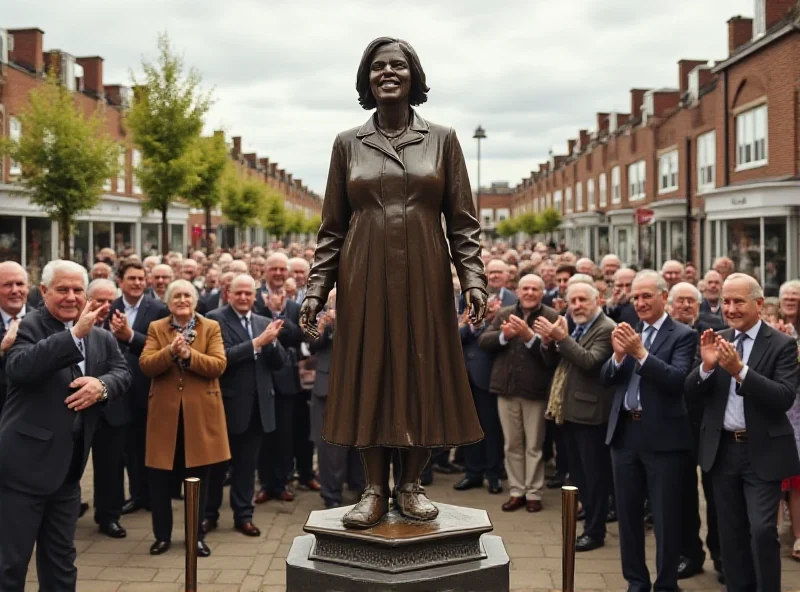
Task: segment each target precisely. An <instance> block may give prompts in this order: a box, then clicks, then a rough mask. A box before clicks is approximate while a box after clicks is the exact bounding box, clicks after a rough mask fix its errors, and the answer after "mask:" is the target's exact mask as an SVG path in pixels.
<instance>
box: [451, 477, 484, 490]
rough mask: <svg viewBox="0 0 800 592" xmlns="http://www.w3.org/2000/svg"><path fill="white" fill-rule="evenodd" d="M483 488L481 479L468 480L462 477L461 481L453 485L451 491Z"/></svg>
mask: <svg viewBox="0 0 800 592" xmlns="http://www.w3.org/2000/svg"><path fill="white" fill-rule="evenodd" d="M482 486H483V479H470V478H469V477H464V478H463V479H462V480H461V481H459V482H458V483H456V484H455V485H453V489H455V490H456V491H467V490H468V489H477V488H478V487H482Z"/></svg>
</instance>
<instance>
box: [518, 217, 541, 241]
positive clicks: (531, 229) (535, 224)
mask: <svg viewBox="0 0 800 592" xmlns="http://www.w3.org/2000/svg"><path fill="white" fill-rule="evenodd" d="M517 225H518V228H519V230H520V231H521V232H524V233H525V234H527V235H528V236H533V235H534V234H536V233H537V232H539V227H540V220H539V217H538V216H537V215H536V214H535V213H533V212H526V213H524V214H520V215H519V216H518V217H517Z"/></svg>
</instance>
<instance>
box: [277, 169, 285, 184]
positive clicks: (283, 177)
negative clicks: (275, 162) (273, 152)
mask: <svg viewBox="0 0 800 592" xmlns="http://www.w3.org/2000/svg"><path fill="white" fill-rule="evenodd" d="M278 177H279V178H280V180H281V181H286V169H280V170H279V171H278Z"/></svg>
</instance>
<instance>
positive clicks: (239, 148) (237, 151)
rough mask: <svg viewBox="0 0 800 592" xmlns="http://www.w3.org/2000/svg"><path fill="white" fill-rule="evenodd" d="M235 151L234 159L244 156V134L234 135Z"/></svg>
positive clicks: (233, 153)
mask: <svg viewBox="0 0 800 592" xmlns="http://www.w3.org/2000/svg"><path fill="white" fill-rule="evenodd" d="M232 140H233V151H232V152H231V155H232V156H233V158H234V160H239V158H240V157H241V156H242V136H233V138H232Z"/></svg>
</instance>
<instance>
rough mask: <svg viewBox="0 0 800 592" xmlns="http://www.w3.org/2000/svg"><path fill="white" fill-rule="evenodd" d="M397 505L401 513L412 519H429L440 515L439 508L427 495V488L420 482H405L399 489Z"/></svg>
mask: <svg viewBox="0 0 800 592" xmlns="http://www.w3.org/2000/svg"><path fill="white" fill-rule="evenodd" d="M397 507H398V509H399V510H400V513H401V514H402V515H403V516H405V517H406V518H410V519H411V520H422V521H426V522H427V521H429V520H434V519H435V518H436V517H437V516H438V515H439V509H438V508H437V507H436V506H434V505H433V502H431V500H429V499H428V496H427V495H425V488H424V487H422V486H421V485H419V484H418V483H405V484H404V485H401V486H400V489H398V490H397Z"/></svg>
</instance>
